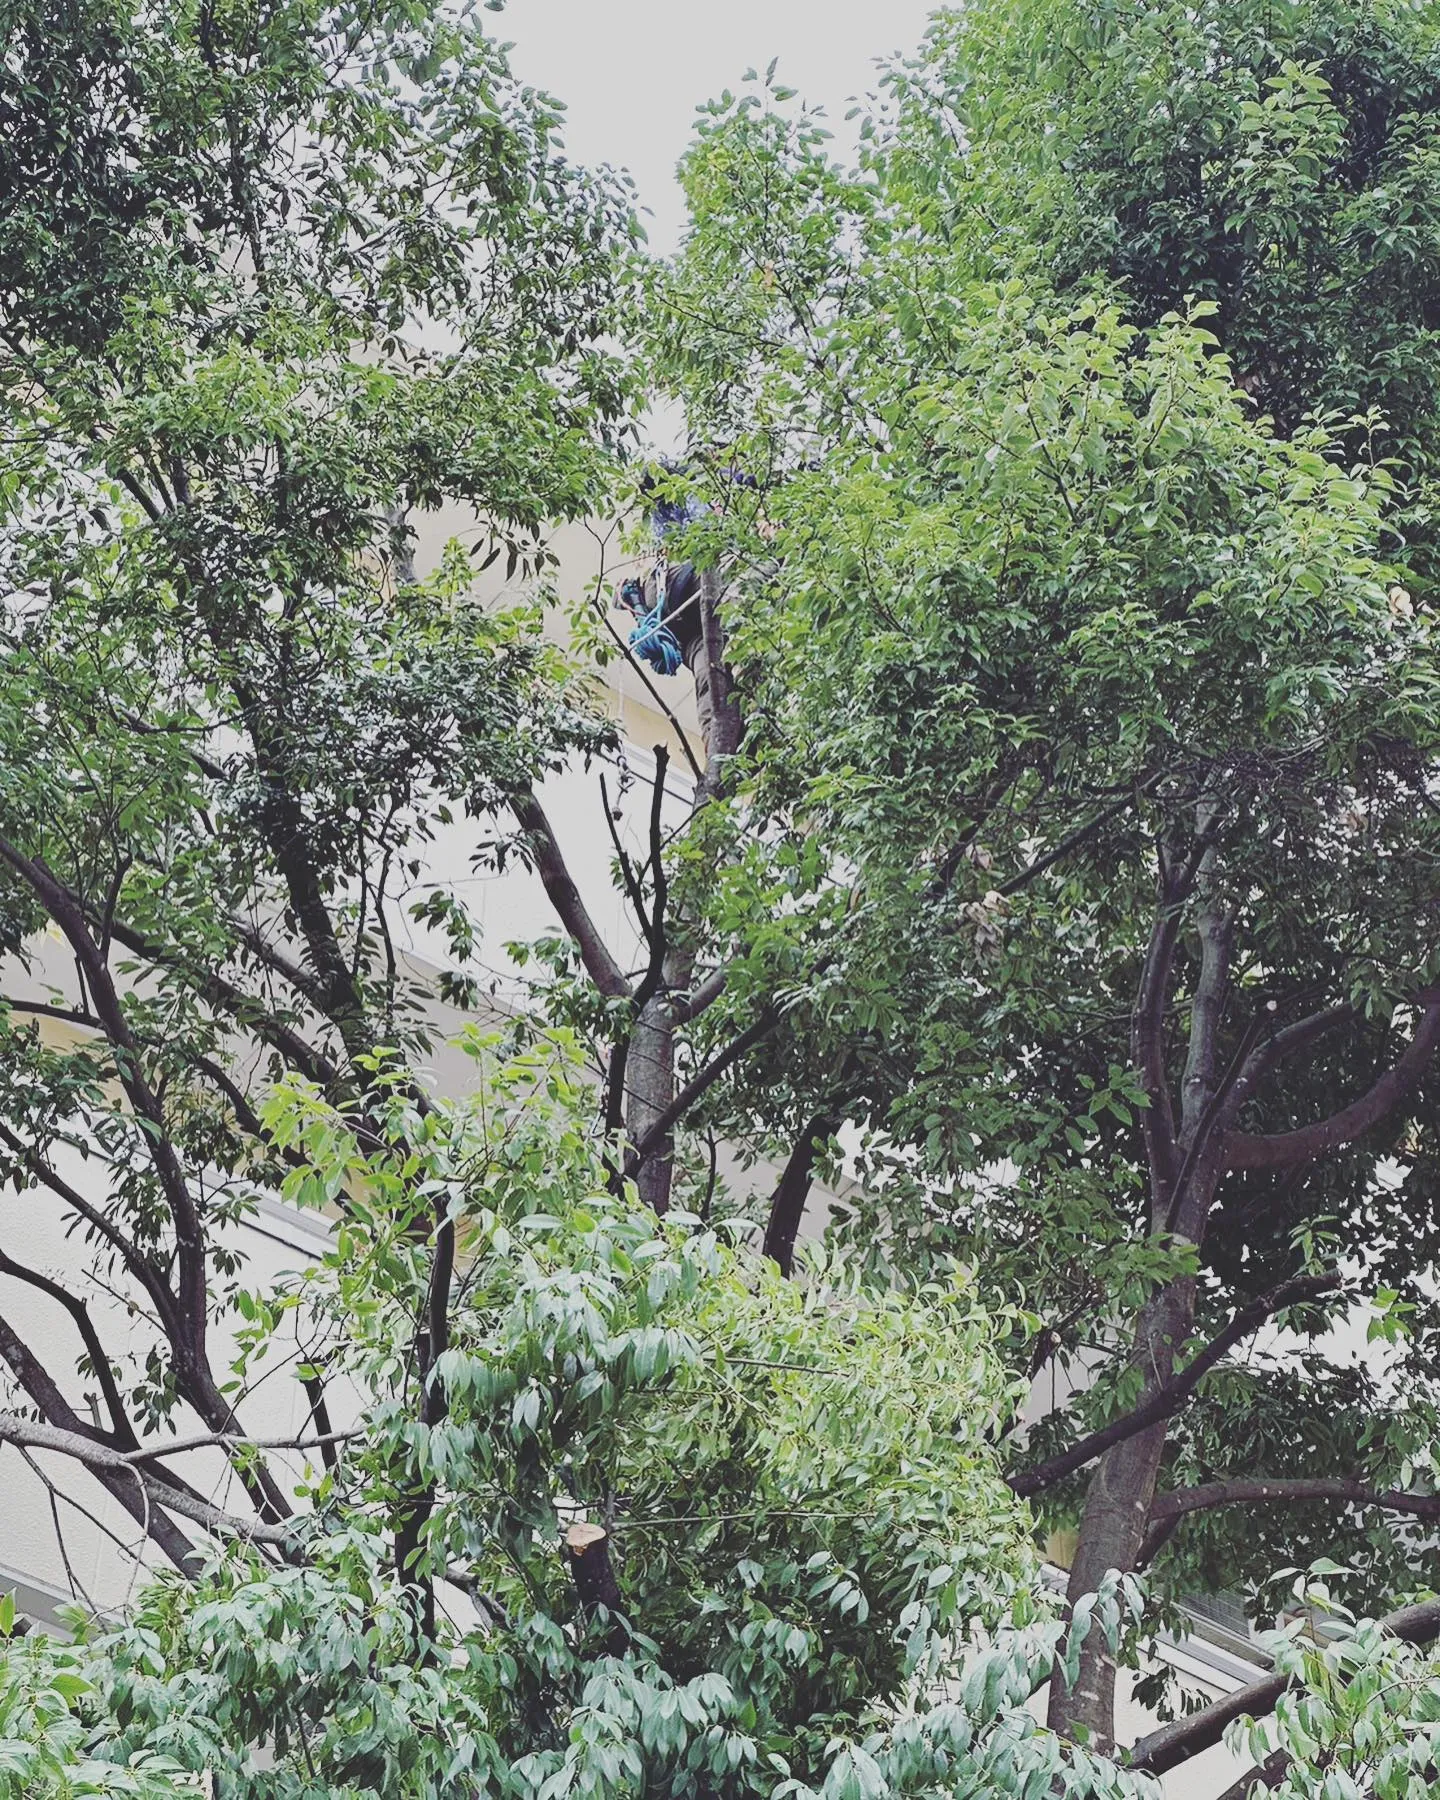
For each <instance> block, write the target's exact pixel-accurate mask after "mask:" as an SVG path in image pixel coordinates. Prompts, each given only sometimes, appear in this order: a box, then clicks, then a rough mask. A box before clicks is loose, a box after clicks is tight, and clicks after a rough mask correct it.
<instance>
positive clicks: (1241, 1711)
mask: <svg viewBox="0 0 1440 1800" xmlns="http://www.w3.org/2000/svg"><path fill="white" fill-rule="evenodd" d="M1379 1624H1380V1626H1381V1629H1382V1630H1384V1631H1386V1632H1388V1633H1389V1635H1390V1636H1391V1637H1395V1638H1399V1639H1400V1641H1401V1642H1402V1643H1406V1644H1428V1643H1430V1642H1431V1641H1432V1639H1434V1638H1435V1637H1437V1636H1440V1600H1424V1601H1421V1603H1420V1604H1419V1605H1418V1606H1402V1607H1401V1608H1400V1609H1399V1610H1398V1611H1397V1612H1392V1613H1386V1614H1385V1616H1384V1617H1383V1618H1382V1619H1381V1620H1380V1621H1379ZM1289 1685H1290V1678H1289V1676H1287V1675H1266V1676H1264V1677H1262V1678H1261V1679H1260V1680H1258V1681H1252V1682H1249V1683H1247V1684H1246V1685H1245V1686H1244V1687H1241V1688H1236V1689H1235V1691H1234V1692H1233V1693H1230V1694H1226V1695H1225V1696H1224V1697H1223V1698H1222V1699H1220V1700H1217V1701H1215V1703H1214V1704H1213V1705H1211V1706H1207V1707H1205V1708H1204V1710H1203V1711H1201V1712H1197V1713H1191V1714H1190V1716H1189V1717H1188V1718H1185V1719H1176V1720H1175V1721H1174V1723H1173V1724H1170V1725H1162V1726H1161V1727H1160V1729H1159V1730H1158V1731H1152V1732H1151V1733H1150V1735H1149V1736H1148V1737H1143V1738H1141V1740H1140V1742H1139V1743H1138V1744H1136V1746H1135V1748H1134V1749H1133V1750H1132V1751H1131V1753H1130V1761H1129V1767H1130V1768H1132V1769H1140V1770H1143V1771H1144V1772H1145V1773H1146V1774H1148V1775H1163V1774H1164V1773H1165V1772H1166V1771H1167V1770H1168V1769H1173V1768H1176V1767H1178V1766H1179V1764H1181V1763H1183V1762H1188V1761H1189V1760H1190V1758H1191V1757H1192V1756H1198V1755H1199V1754H1200V1752H1201V1751H1202V1750H1208V1749H1210V1748H1211V1746H1212V1745H1214V1744H1218V1743H1219V1742H1220V1740H1221V1738H1222V1737H1223V1736H1224V1733H1225V1728H1226V1727H1227V1726H1228V1725H1230V1724H1232V1723H1233V1722H1234V1721H1235V1720H1236V1719H1242V1718H1247V1717H1248V1718H1260V1717H1263V1716H1264V1715H1265V1714H1266V1713H1268V1712H1273V1711H1274V1709H1275V1704H1276V1702H1277V1701H1278V1700H1279V1698H1280V1696H1281V1695H1282V1694H1283V1693H1284V1692H1285V1690H1286V1688H1288V1687H1289Z"/></svg>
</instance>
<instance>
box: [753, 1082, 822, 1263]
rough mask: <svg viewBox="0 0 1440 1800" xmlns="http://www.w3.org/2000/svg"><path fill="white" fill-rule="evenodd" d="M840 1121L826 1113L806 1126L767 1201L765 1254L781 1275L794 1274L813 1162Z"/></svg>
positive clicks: (813, 1171)
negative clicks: (767, 1216)
mask: <svg viewBox="0 0 1440 1800" xmlns="http://www.w3.org/2000/svg"><path fill="white" fill-rule="evenodd" d="M839 1123H840V1121H839V1120H838V1119H836V1118H833V1117H832V1116H831V1115H830V1114H828V1113H816V1115H815V1117H814V1118H813V1119H811V1120H809V1122H808V1123H807V1124H806V1125H805V1127H804V1129H803V1130H802V1131H801V1133H800V1136H799V1137H798V1138H797V1139H796V1141H795V1148H794V1149H793V1150H792V1151H791V1152H790V1159H789V1161H788V1162H787V1163H786V1164H785V1168H784V1171H783V1173H782V1174H781V1176H780V1179H779V1181H778V1182H777V1183H776V1186H775V1192H774V1194H773V1195H772V1196H771V1198H770V1218H769V1222H768V1223H767V1225H766V1227H765V1242H764V1245H763V1249H764V1253H765V1255H766V1256H768V1257H769V1258H770V1260H771V1261H772V1262H774V1263H775V1264H777V1265H778V1267H779V1269H780V1273H781V1274H782V1275H790V1274H793V1272H794V1268H795V1240H796V1238H797V1237H798V1235H799V1232H800V1222H801V1220H802V1219H803V1218H804V1216H805V1203H806V1201H807V1200H808V1199H809V1197H810V1187H811V1183H812V1182H813V1180H814V1176H815V1160H816V1158H817V1157H818V1156H819V1154H820V1152H821V1150H822V1149H823V1148H824V1146H825V1143H826V1141H827V1139H829V1138H830V1137H832V1136H833V1135H834V1133H835V1131H836V1129H837V1127H838V1126H839Z"/></svg>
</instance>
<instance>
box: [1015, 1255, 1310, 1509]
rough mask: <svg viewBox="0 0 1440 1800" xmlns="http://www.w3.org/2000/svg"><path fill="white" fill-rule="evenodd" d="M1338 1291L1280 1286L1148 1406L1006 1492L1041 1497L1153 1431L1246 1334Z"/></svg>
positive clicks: (1302, 1283)
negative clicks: (1113, 1449) (1116, 1447)
mask: <svg viewBox="0 0 1440 1800" xmlns="http://www.w3.org/2000/svg"><path fill="white" fill-rule="evenodd" d="M1339 1286H1340V1277H1339V1276H1338V1275H1300V1276H1297V1277H1296V1278H1295V1279H1294V1280H1293V1281H1284V1282H1281V1283H1280V1285H1279V1286H1278V1287H1274V1288H1271V1289H1270V1290H1269V1292H1268V1293H1264V1294H1261V1295H1260V1297H1259V1298H1258V1299H1256V1300H1252V1301H1251V1302H1250V1304H1249V1305H1248V1306H1244V1307H1242V1308H1241V1309H1240V1311H1239V1312H1237V1313H1236V1315H1235V1317H1234V1318H1233V1319H1231V1321H1230V1323H1229V1324H1228V1325H1227V1326H1226V1327H1225V1329H1224V1330H1223V1331H1222V1332H1220V1333H1219V1335H1218V1336H1216V1337H1214V1338H1212V1339H1211V1341H1210V1342H1209V1343H1208V1344H1207V1345H1206V1346H1205V1348H1204V1349H1203V1350H1202V1351H1200V1352H1199V1354H1198V1355H1197V1356H1195V1357H1194V1358H1192V1360H1191V1361H1190V1362H1188V1363H1187V1364H1186V1365H1185V1367H1184V1368H1183V1369H1182V1370H1181V1371H1180V1372H1179V1374H1177V1375H1176V1376H1175V1378H1174V1379H1173V1380H1172V1381H1168V1382H1166V1384H1165V1385H1164V1387H1161V1388H1157V1389H1156V1390H1155V1392H1154V1393H1153V1394H1151V1396H1150V1397H1149V1399H1148V1400H1142V1401H1141V1403H1140V1405H1139V1406H1137V1407H1135V1408H1134V1409H1133V1411H1131V1412H1128V1413H1125V1414H1124V1415H1123V1416H1122V1417H1120V1418H1118V1419H1112V1420H1111V1421H1110V1423H1109V1424H1108V1425H1102V1426H1101V1427H1100V1428H1099V1430H1098V1431H1092V1432H1090V1433H1089V1434H1088V1435H1087V1436H1085V1437H1083V1438H1081V1439H1080V1440H1079V1441H1078V1442H1077V1443H1074V1444H1072V1445H1071V1446H1070V1448H1069V1449H1068V1450H1062V1451H1061V1452H1060V1453H1059V1454H1058V1455H1056V1456H1052V1457H1049V1458H1047V1460H1046V1461H1045V1462H1042V1463H1037V1464H1036V1465H1035V1467H1034V1468H1033V1469H1024V1470H1022V1471H1021V1472H1020V1473H1019V1474H1016V1475H1012V1476H1010V1477H1009V1486H1010V1487H1011V1488H1012V1489H1013V1491H1014V1492H1015V1493H1017V1494H1019V1495H1021V1496H1022V1497H1026V1496H1029V1495H1031V1494H1039V1493H1043V1492H1044V1490H1045V1489H1046V1488H1050V1487H1054V1486H1055V1484H1056V1482H1057V1481H1063V1480H1064V1479H1065V1477H1066V1476H1067V1475H1073V1474H1074V1473H1075V1471H1076V1470H1077V1469H1081V1468H1083V1467H1084V1466H1085V1464H1086V1463H1088V1462H1093V1461H1094V1460H1095V1458H1096V1457H1097V1456H1101V1455H1103V1454H1104V1452H1105V1451H1107V1450H1108V1449H1110V1447H1111V1446H1112V1445H1113V1444H1121V1443H1124V1441H1125V1440H1126V1438H1131V1437H1134V1436H1135V1434H1136V1433H1137V1432H1141V1431H1145V1430H1148V1429H1149V1427H1150V1426H1151V1425H1158V1424H1159V1423H1160V1421H1161V1420H1162V1419H1168V1418H1171V1417H1172V1416H1173V1415H1174V1414H1175V1413H1177V1412H1179V1411H1180V1409H1181V1407H1183V1406H1184V1405H1185V1403H1186V1401H1187V1400H1188V1399H1189V1398H1190V1396H1191V1394H1192V1393H1194V1391H1195V1389H1196V1388H1197V1387H1198V1386H1199V1384H1200V1382H1201V1381H1203V1380H1204V1378H1205V1376H1206V1375H1208V1374H1209V1373H1210V1371H1211V1369H1213V1368H1214V1367H1215V1365H1216V1363H1218V1362H1219V1361H1220V1359H1221V1358H1222V1357H1223V1356H1224V1355H1225V1354H1226V1352H1227V1351H1229V1350H1231V1349H1233V1348H1234V1346H1235V1345H1236V1344H1238V1343H1240V1342H1241V1341H1242V1340H1243V1339H1244V1338H1247V1337H1249V1336H1250V1334H1251V1333H1252V1332H1254V1331H1258V1330H1259V1328H1260V1327H1261V1326H1262V1325H1263V1324H1264V1323H1265V1321H1266V1320H1267V1319H1268V1318H1270V1317H1272V1316H1273V1315H1274V1314H1275V1313H1277V1312H1280V1311H1282V1310H1283V1308H1285V1307H1287V1306H1293V1305H1295V1304H1296V1302H1297V1301H1300V1300H1313V1299H1316V1298H1317V1297H1318V1296H1319V1295H1321V1294H1327V1293H1333V1292H1334V1290H1335V1289H1336V1288H1338V1287H1339Z"/></svg>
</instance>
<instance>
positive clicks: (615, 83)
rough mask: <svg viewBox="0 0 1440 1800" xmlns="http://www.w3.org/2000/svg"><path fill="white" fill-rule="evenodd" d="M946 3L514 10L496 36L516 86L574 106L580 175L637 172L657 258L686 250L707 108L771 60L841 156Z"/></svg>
mask: <svg viewBox="0 0 1440 1800" xmlns="http://www.w3.org/2000/svg"><path fill="white" fill-rule="evenodd" d="M936 3H937V0H705V3H704V4H700V3H698V0H508V4H507V5H506V7H505V10H504V11H503V12H502V13H500V14H499V15H498V16H497V17H496V19H495V21H494V24H493V26H492V29H493V31H494V32H495V34H496V35H497V36H498V37H501V38H505V39H509V40H513V42H514V45H515V50H514V65H515V71H516V73H517V74H518V75H519V76H520V77H521V78H522V79H523V80H526V81H528V82H531V83H532V84H533V85H535V86H536V87H541V88H545V89H547V90H548V91H549V92H550V93H552V94H554V95H555V97H556V98H557V99H559V100H563V101H564V102H565V104H566V107H567V111H568V120H569V123H568V128H567V130H566V133H565V138H566V143H567V145H568V147H569V149H570V152H571V155H572V156H573V157H574V158H575V159H576V160H577V161H579V162H584V163H599V162H609V163H614V164H616V165H617V166H618V167H621V168H626V169H629V171H630V173H631V174H632V175H633V176H634V177H635V179H636V182H637V183H638V185H639V190H640V201H641V204H642V205H644V206H648V207H649V208H650V209H651V210H652V212H653V214H654V217H653V219H648V220H647V221H646V227H647V230H648V231H649V233H650V240H651V245H652V247H653V248H654V249H655V250H657V251H662V252H663V251H668V250H671V249H673V248H674V246H675V242H676V239H677V237H678V234H679V231H680V227H681V224H682V223H683V219H684V209H683V206H682V203H681V199H680V194H679V190H678V188H677V187H676V184H675V178H674V170H675V164H676V162H677V160H678V159H679V157H680V154H681V152H682V151H683V150H684V148H685V145H686V143H687V142H688V141H689V138H690V133H691V129H692V123H693V120H694V115H695V108H696V106H697V105H699V103H700V102H701V101H702V100H707V99H710V98H711V97H713V96H714V95H716V94H719V93H720V92H721V90H722V89H723V88H726V87H729V88H732V89H734V88H737V87H738V86H739V84H740V81H741V78H742V77H743V75H744V73H745V71H746V69H747V68H752V67H753V68H757V69H763V68H764V67H765V65H766V64H767V63H768V62H769V61H770V59H771V57H772V56H778V57H779V59H780V66H779V68H778V69H777V71H776V79H777V81H783V82H784V84H785V85H786V86H787V87H793V88H797V89H799V91H800V92H801V93H802V94H803V95H804V96H805V97H806V99H808V100H811V101H814V102H818V103H820V104H823V105H824V107H825V109H826V111H827V112H828V114H829V115H830V124H831V126H832V129H833V130H834V131H835V133H836V137H837V140H838V142H839V143H840V145H842V146H844V145H846V144H847V143H849V142H851V141H853V140H852V139H851V136H850V130H849V128H848V127H847V126H846V124H845V112H846V110H847V108H848V105H849V103H850V100H851V98H852V97H853V96H858V95H861V94H863V93H864V92H866V91H867V90H868V89H870V88H872V87H873V85H874V79H875V63H876V59H877V58H879V57H884V56H887V55H889V54H891V53H892V52H894V51H897V50H907V51H908V50H913V49H914V48H915V46H916V45H917V44H918V43H919V42H920V39H921V36H922V34H923V32H924V29H925V21H926V18H927V16H928V15H929V13H930V12H931V10H932V9H933V8H934V6H935V5H936Z"/></svg>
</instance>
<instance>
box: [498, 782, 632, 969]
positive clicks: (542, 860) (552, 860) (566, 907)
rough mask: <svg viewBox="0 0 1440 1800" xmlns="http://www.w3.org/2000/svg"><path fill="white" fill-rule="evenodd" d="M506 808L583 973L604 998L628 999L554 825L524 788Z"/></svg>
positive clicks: (616, 964) (618, 966)
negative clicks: (526, 843) (526, 845)
mask: <svg viewBox="0 0 1440 1800" xmlns="http://www.w3.org/2000/svg"><path fill="white" fill-rule="evenodd" d="M510 810H511V811H512V812H513V813H514V814H515V817H516V819H517V820H518V821H519V824H520V829H521V830H522V831H523V832H524V833H525V835H526V837H527V838H528V839H529V840H530V853H531V855H532V857H533V858H534V863H535V873H536V874H537V875H538V876H539V877H540V880H541V882H542V883H543V884H544V888H545V892H546V894H547V896H548V897H549V900H550V904H551V905H552V906H553V907H554V908H555V911H556V912H557V913H558V914H559V915H560V923H561V924H562V925H563V926H564V927H565V929H566V931H567V932H568V933H569V934H570V939H571V942H572V943H573V944H574V945H575V948H576V949H577V950H578V951H579V952H580V960H581V961H582V962H583V963H584V965H585V970H586V973H587V974H588V975H589V977H590V979H591V980H592V981H593V982H594V983H595V985H596V987H597V988H599V990H600V992H601V993H602V994H604V996H605V997H606V999H607V1000H628V999H629V997H630V983H629V982H628V981H627V980H626V979H625V976H624V974H623V973H622V971H621V968H620V965H619V963H617V962H616V960H615V958H614V957H613V956H612V955H611V954H610V950H609V947H608V946H607V944H606V943H605V940H604V938H602V937H601V935H600V932H599V929H598V927H597V926H596V924H595V921H594V920H593V919H592V918H591V917H590V913H589V910H588V909H587V907H586V905H585V902H584V901H583V900H582V899H581V898H580V890H579V888H577V887H576V885H575V882H574V879H573V878H572V876H571V874H570V870H569V869H568V867H567V866H566V863H565V858H564V856H563V855H562V854H561V850H560V845H559V841H558V840H557V838H556V836H555V831H554V827H553V826H552V825H551V823H550V821H549V819H548V818H547V817H546V815H545V812H544V809H543V808H542V807H541V805H540V802H539V801H538V800H537V799H536V798H535V796H534V794H533V793H532V792H530V791H529V790H528V789H527V790H525V791H524V792H523V793H520V794H512V795H511V796H510Z"/></svg>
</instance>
